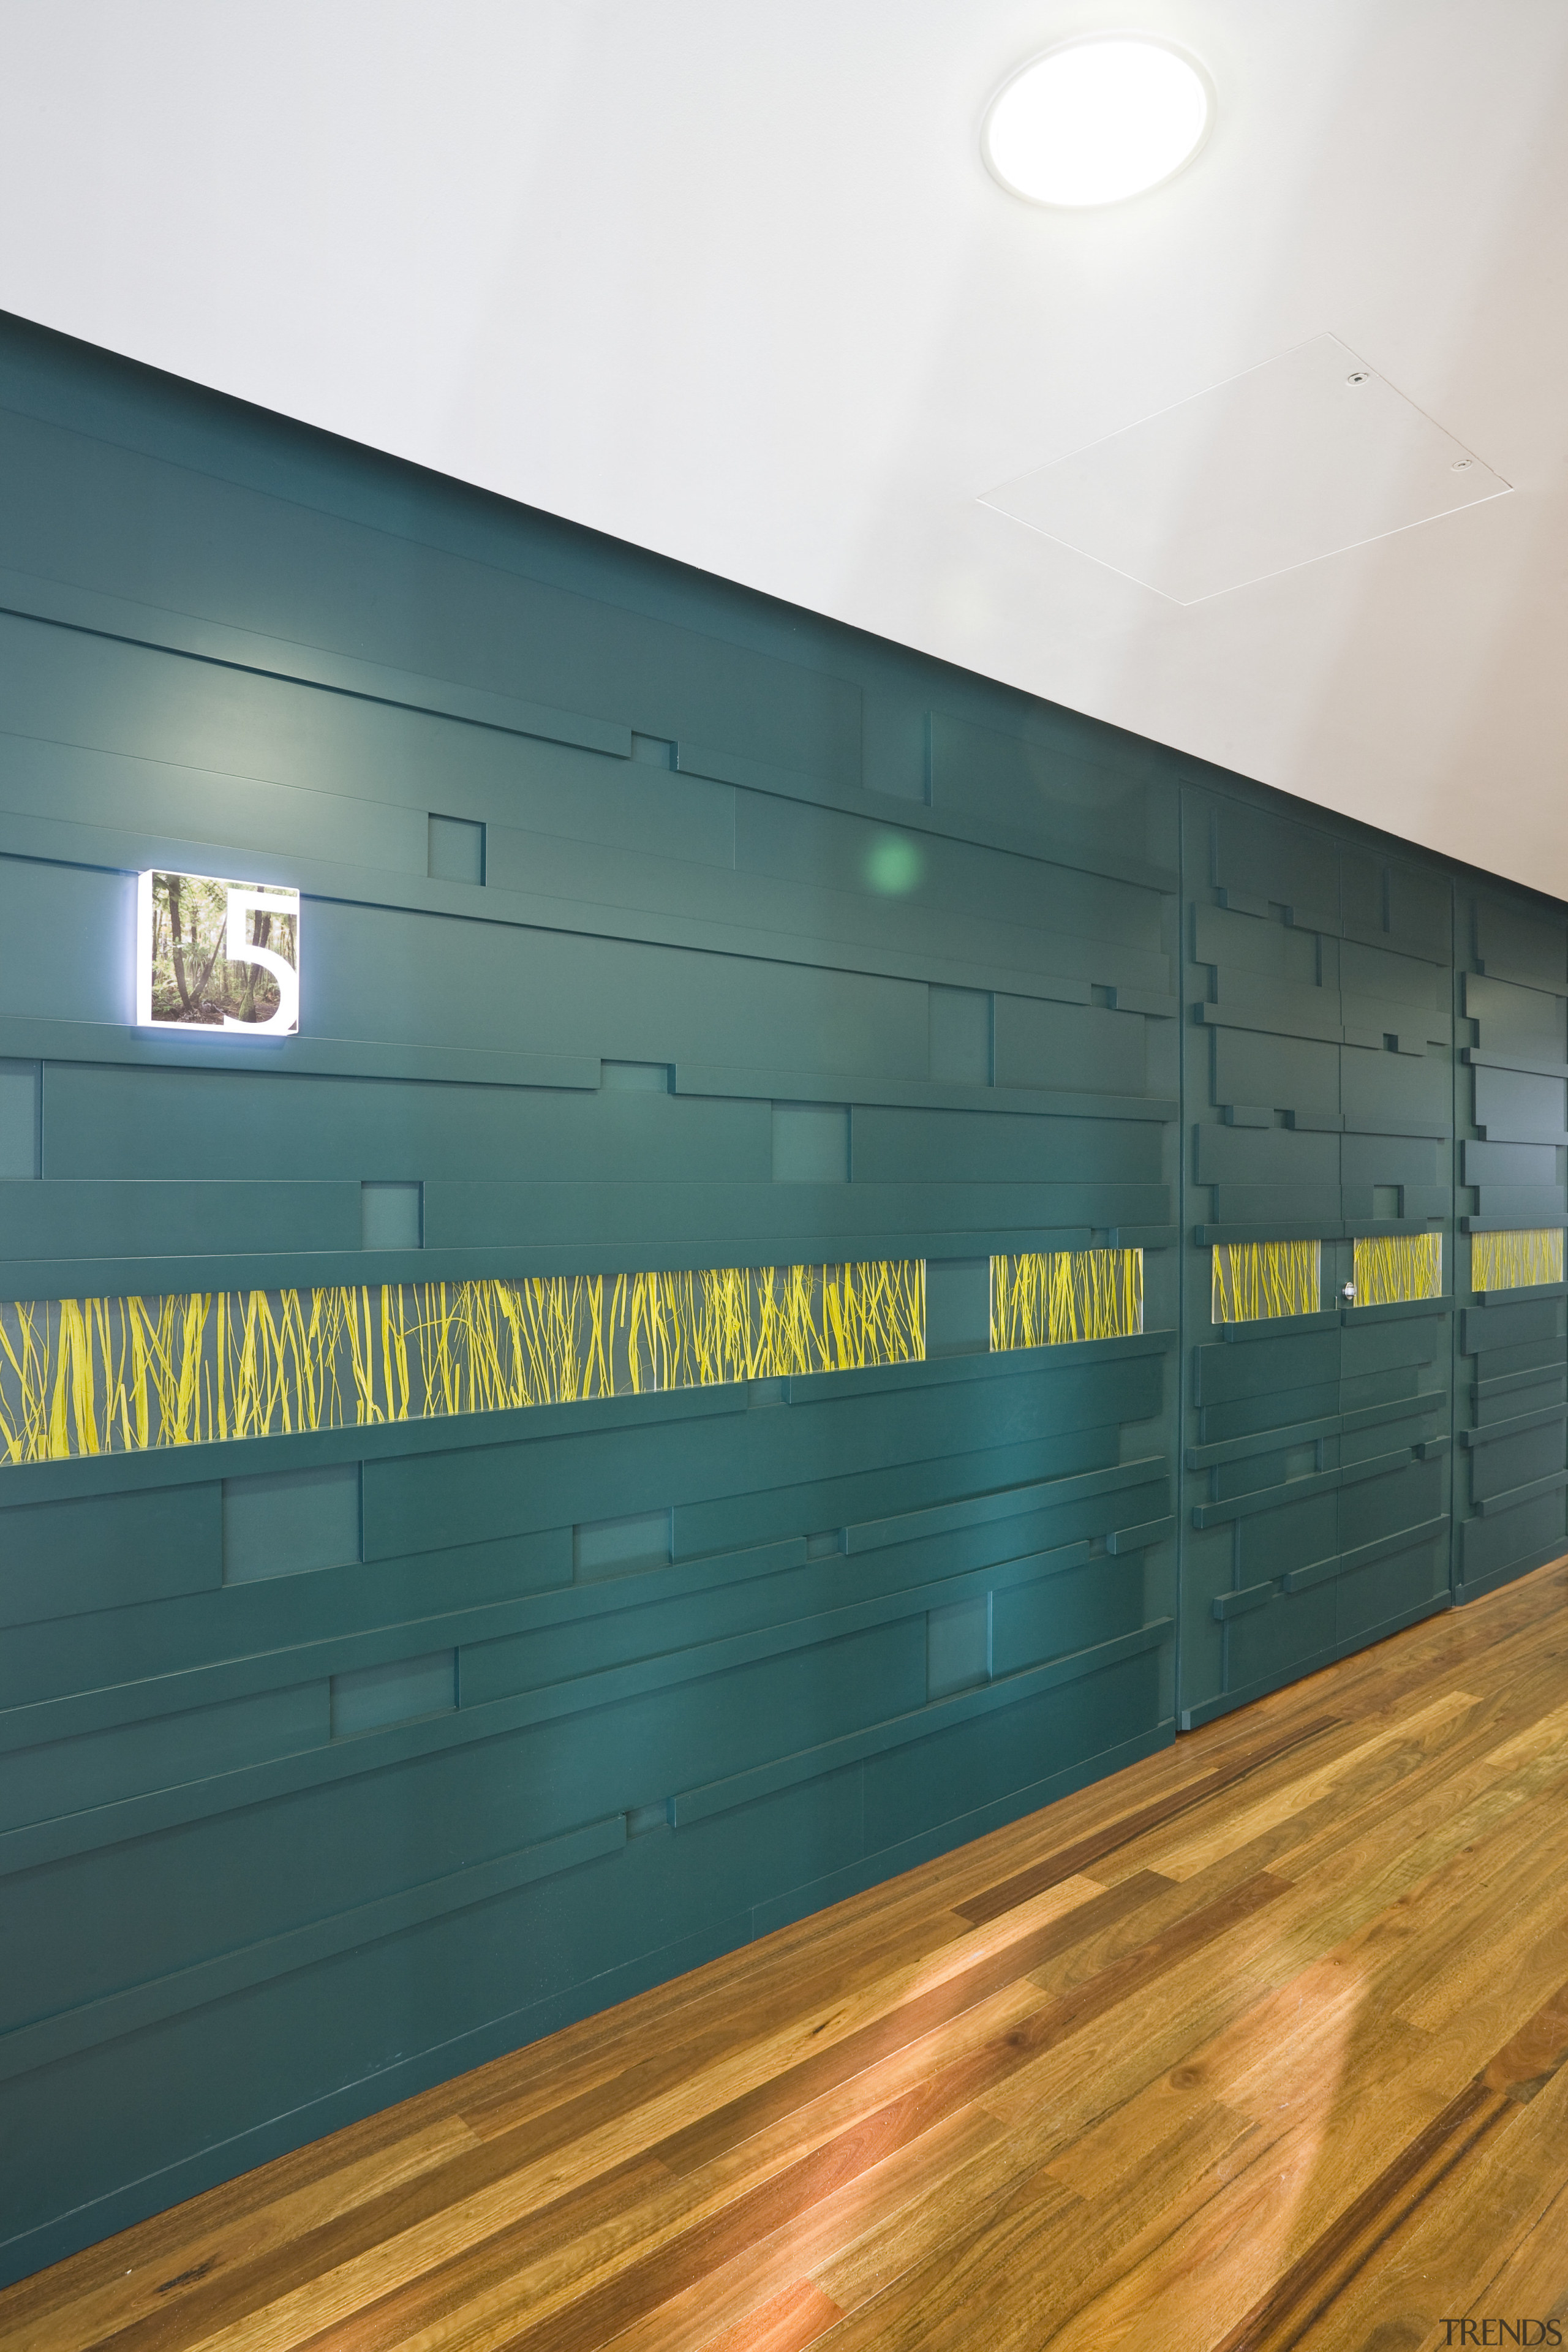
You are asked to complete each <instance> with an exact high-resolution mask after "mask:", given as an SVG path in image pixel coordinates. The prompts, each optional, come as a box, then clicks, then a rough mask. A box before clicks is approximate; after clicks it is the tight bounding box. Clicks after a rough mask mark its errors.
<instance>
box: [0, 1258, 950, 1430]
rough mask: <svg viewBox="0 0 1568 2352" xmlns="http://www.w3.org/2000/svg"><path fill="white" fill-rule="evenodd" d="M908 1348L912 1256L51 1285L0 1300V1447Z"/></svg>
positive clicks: (915, 1285) (603, 1393)
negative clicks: (256, 1281) (65, 1290)
mask: <svg viewBox="0 0 1568 2352" xmlns="http://www.w3.org/2000/svg"><path fill="white" fill-rule="evenodd" d="M924 1354H925V1267H924V1265H923V1264H922V1263H921V1260H919V1259H900V1260H892V1261H879V1262H874V1263H870V1264H866V1265H789V1266H762V1267H748V1266H721V1267H718V1268H714V1269H711V1270H709V1271H704V1272H701V1273H696V1274H624V1275H566V1276H550V1277H548V1278H545V1279H542V1280H538V1281H531V1282H456V1283H445V1282H437V1283H388V1284H385V1285H379V1284H378V1285H372V1286H365V1287H363V1288H356V1289H350V1288H341V1287H334V1288H331V1289H326V1290H283V1291H277V1290H271V1291H268V1290H246V1291H228V1292H221V1291H220V1292H201V1291H196V1292H192V1293H189V1294H185V1295H180V1296H171V1297H153V1298H87V1299H61V1300H58V1301H48V1302H40V1303H37V1304H34V1305H26V1304H22V1305H16V1306H8V1307H0V1459H3V1460H5V1461H7V1462H13V1463H19V1462H58V1461H64V1460H68V1459H69V1458H70V1457H71V1456H73V1455H77V1454H121V1453H141V1452H143V1451H145V1450H148V1449H151V1448H153V1447H158V1446H166V1445H199V1444H209V1443H211V1442H212V1441H213V1440H215V1439H222V1438H231V1437H267V1436H279V1435H282V1434H285V1433H292V1432H298V1431H303V1430H315V1429H346V1428H353V1427H364V1426H366V1425H367V1424H370V1423H377V1422H397V1421H424V1420H429V1419H433V1418H438V1417H441V1416H444V1415H446V1414H448V1413H463V1412H504V1411H508V1410H511V1409H515V1408H516V1407H518V1406H521V1405H534V1404H563V1403H568V1402H574V1401H575V1400H585V1399H590V1398H595V1397H612V1396H632V1395H637V1394H640V1393H643V1392H645V1391H658V1390H663V1389H682V1388H705V1387H709V1386H712V1385H717V1384H719V1383H721V1382H724V1381H742V1380H756V1379H772V1378H778V1377H780V1376H787V1375H789V1374H798V1373H807V1372H831V1371H857V1370H865V1369H868V1368H869V1367H871V1366H874V1365H878V1364H905V1363H918V1362H919V1361H920V1360H921V1359H922V1358H923V1357H924Z"/></svg>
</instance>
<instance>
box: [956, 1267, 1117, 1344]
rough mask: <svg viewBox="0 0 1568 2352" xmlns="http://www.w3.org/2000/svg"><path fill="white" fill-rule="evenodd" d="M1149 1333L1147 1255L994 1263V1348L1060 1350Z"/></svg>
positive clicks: (992, 1286) (992, 1269)
mask: <svg viewBox="0 0 1568 2352" xmlns="http://www.w3.org/2000/svg"><path fill="white" fill-rule="evenodd" d="M1142 1328H1143V1253H1142V1250H1141V1249H1088V1250H1035V1251H1030V1252H1028V1253H1026V1254H1025V1255H1022V1256H1019V1257H994V1258H993V1259H992V1261H991V1345H992V1348H993V1349H997V1350H1001V1349H1009V1348H1056V1347H1060V1346H1061V1345H1062V1344H1063V1343H1064V1342H1065V1341H1067V1340H1069V1339H1123V1338H1125V1337H1126V1336H1127V1334H1128V1333H1129V1332H1132V1331H1142Z"/></svg>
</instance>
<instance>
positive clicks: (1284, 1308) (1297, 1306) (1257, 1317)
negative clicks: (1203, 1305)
mask: <svg viewBox="0 0 1568 2352" xmlns="http://www.w3.org/2000/svg"><path fill="white" fill-rule="evenodd" d="M1322 1255H1323V1245H1322V1244H1321V1242H1216V1243H1215V1252H1214V1292H1213V1302H1212V1305H1211V1307H1210V1310H1209V1311H1210V1314H1211V1317H1212V1318H1213V1320H1214V1321H1215V1323H1258V1322H1262V1321H1264V1320H1266V1319H1268V1318H1272V1317H1274V1316H1277V1315H1316V1314H1317V1313H1318V1311H1319V1309H1320V1308H1321V1306H1322V1303H1323V1298H1322Z"/></svg>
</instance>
